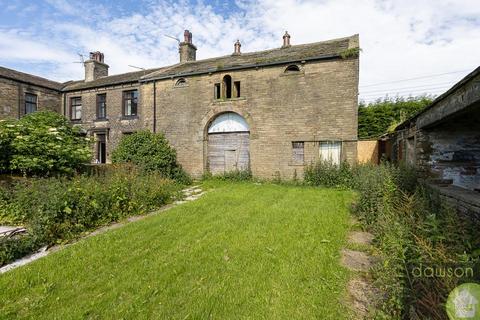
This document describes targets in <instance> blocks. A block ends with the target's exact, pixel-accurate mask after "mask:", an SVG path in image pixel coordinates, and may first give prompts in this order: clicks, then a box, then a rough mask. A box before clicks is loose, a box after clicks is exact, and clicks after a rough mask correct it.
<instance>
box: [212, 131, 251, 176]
mask: <svg viewBox="0 0 480 320" xmlns="http://www.w3.org/2000/svg"><path fill="white" fill-rule="evenodd" d="M207 154H208V156H207V165H208V170H209V171H210V173H212V174H223V173H225V172H230V171H246V170H248V169H249V168H250V133H249V132H227V133H210V134H208V151H207Z"/></svg>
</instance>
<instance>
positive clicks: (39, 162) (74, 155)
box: [0, 111, 91, 176]
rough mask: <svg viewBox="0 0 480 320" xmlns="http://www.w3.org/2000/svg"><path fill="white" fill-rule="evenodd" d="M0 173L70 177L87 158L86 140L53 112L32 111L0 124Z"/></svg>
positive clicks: (88, 153)
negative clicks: (11, 172) (17, 118)
mask: <svg viewBox="0 0 480 320" xmlns="http://www.w3.org/2000/svg"><path fill="white" fill-rule="evenodd" d="M0 151H1V156H0V170H1V171H3V172H6V171H13V172H20V173H22V174H28V175H41V176H46V175H52V174H57V173H61V174H65V173H67V174H72V173H73V172H74V171H75V169H77V168H79V167H80V166H82V165H83V164H85V163H88V162H89V160H90V158H91V150H90V147H89V144H88V141H87V138H85V137H82V136H81V135H80V134H79V131H78V130H77V129H76V128H73V127H72V126H71V125H70V124H69V122H68V120H67V119H66V118H65V117H63V116H62V115H59V114H58V113H56V112H50V111H45V112H34V113H31V114H29V115H26V116H25V117H23V118H21V119H20V120H16V121H5V122H2V123H1V125H0Z"/></svg>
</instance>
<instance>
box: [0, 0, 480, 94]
mask: <svg viewBox="0 0 480 320" xmlns="http://www.w3.org/2000/svg"><path fill="white" fill-rule="evenodd" d="M48 1H49V3H50V4H51V5H53V6H54V7H55V8H56V9H57V10H58V12H60V13H62V14H63V15H69V16H76V17H82V16H85V11H86V10H89V11H88V13H89V14H87V16H89V17H90V18H89V19H88V20H84V19H82V18H79V19H71V20H70V21H68V22H66V21H65V20H62V19H59V20H58V21H57V20H53V21H48V20H47V19H46V20H45V21H43V23H42V25H43V29H40V31H38V33H37V34H35V33H31V34H28V33H26V34H21V32H19V31H18V30H14V31H11V30H10V31H8V32H6V33H5V34H4V33H2V34H1V35H0V59H2V61H7V62H12V61H17V62H32V63H42V61H43V62H46V61H49V60H50V62H53V64H55V65H57V66H58V68H56V71H55V72H53V74H54V75H55V76H58V77H59V78H58V79H60V80H66V79H70V78H77V79H78V78H82V77H83V72H82V70H81V68H79V67H78V66H77V65H73V64H72V63H71V60H72V57H74V58H73V59H75V53H76V52H77V51H78V52H83V53H88V51H92V50H100V51H103V52H104V53H105V59H106V62H107V63H108V64H109V65H110V67H111V68H110V71H111V73H112V74H113V73H119V72H126V71H132V70H133V69H131V68H129V67H128V65H137V66H141V67H156V66H163V65H169V64H173V63H176V62H177V61H178V50H177V44H176V42H175V41H174V40H172V39H169V38H167V37H165V35H172V36H176V37H179V38H180V37H182V33H183V29H184V28H188V29H190V30H191V31H192V32H193V39H194V43H195V44H196V45H197V47H198V52H197V57H198V58H200V59H201V58H209V57H214V56H218V55H225V54H230V53H231V52H232V51H233V43H234V41H235V40H236V39H240V41H241V42H242V50H243V51H244V52H248V51H255V50H262V49H268V48H273V47H279V46H280V45H281V41H282V39H281V37H282V35H283V33H284V32H285V30H288V31H289V33H290V34H291V35H292V43H294V44H299V43H307V42H315V41H321V40H327V39H331V38H336V37H343V36H347V35H352V34H355V33H359V34H360V46H361V47H362V49H363V52H362V55H361V60H360V61H361V70H360V72H361V74H360V79H361V88H360V91H361V92H362V93H363V96H362V97H364V98H365V99H367V100H370V99H373V98H375V97H377V96H381V95H383V94H385V93H386V92H392V93H395V92H400V93H401V94H406V95H408V94H409V93H412V94H420V93H422V91H424V90H425V88H427V89H428V90H427V92H431V93H441V92H443V91H445V90H446V89H447V88H448V86H449V85H451V84H453V83H454V82H455V81H457V80H458V79H459V78H460V77H461V76H463V75H464V74H466V73H467V71H463V72H459V73H455V74H448V75H443V76H439V77H432V78H423V79H417V80H412V81H410V82H399V83H388V84H385V85H383V86H369V85H371V84H377V83H383V82H391V81H392V80H397V79H407V78H414V77H418V76H422V75H431V74H439V73H446V72H449V71H458V70H472V69H473V68H475V67H476V66H478V65H479V64H480V63H479V57H480V44H479V40H478V39H480V19H479V18H478V17H479V16H480V6H478V5H477V4H476V2H477V1H476V0H456V1H448V0H437V1H418V0H415V1H414V0H404V1H396V0H383V1H375V0H323V1H319V0H258V1H255V2H253V1H245V0H238V1H237V2H236V5H237V7H238V8H239V9H238V12H230V13H228V15H227V16H224V15H222V13H220V12H224V11H223V10H224V9H225V8H224V7H222V8H221V9H222V10H220V9H218V10H217V8H216V7H212V6H210V5H208V4H206V3H204V2H198V3H196V4H195V5H191V4H189V3H188V2H186V1H180V2H175V1H150V2H149V4H148V7H139V8H140V9H143V10H138V11H137V12H132V13H128V11H125V12H123V13H122V14H121V16H116V17H115V16H112V15H111V14H109V13H108V9H107V8H105V6H103V5H95V6H93V7H92V6H88V5H87V4H88V3H87V4H84V5H79V6H77V5H71V2H67V1H63V0H48ZM92 10H93V11H92ZM58 12H56V13H55V16H58ZM32 45H33V46H34V48H35V50H30V49H29V48H32ZM18 52H20V53H18ZM66 65H69V67H66V68H65V70H67V71H68V72H71V73H67V72H62V71H60V66H61V67H62V68H63V67H65V66H66ZM43 75H44V76H50V77H51V75H52V72H51V68H50V69H49V70H48V74H43ZM405 87H408V89H403V88H405Z"/></svg>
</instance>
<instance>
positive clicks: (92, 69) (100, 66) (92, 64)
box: [84, 51, 108, 82]
mask: <svg viewBox="0 0 480 320" xmlns="http://www.w3.org/2000/svg"><path fill="white" fill-rule="evenodd" d="M103 61H104V55H103V53H102V52H100V51H94V52H90V59H89V60H87V61H85V62H84V67H85V81H86V82H88V81H93V80H97V79H98V78H101V77H107V76H108V65H107V64H105V62H103Z"/></svg>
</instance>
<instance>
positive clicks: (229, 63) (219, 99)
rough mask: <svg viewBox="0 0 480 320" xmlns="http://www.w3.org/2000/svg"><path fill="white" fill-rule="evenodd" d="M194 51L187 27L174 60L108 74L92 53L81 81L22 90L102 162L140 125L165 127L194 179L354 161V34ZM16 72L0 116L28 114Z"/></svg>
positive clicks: (291, 171) (285, 174)
mask: <svg viewBox="0 0 480 320" xmlns="http://www.w3.org/2000/svg"><path fill="white" fill-rule="evenodd" d="M196 51H197V48H196V46H195V45H194V44H193V41H192V34H191V33H190V32H189V31H188V30H186V31H185V33H184V41H183V42H181V43H180V45H179V56H180V57H179V58H180V62H179V63H178V64H175V65H172V66H168V67H162V68H157V69H150V70H142V71H136V72H130V73H125V74H119V75H112V76H109V75H108V68H109V67H108V65H107V64H106V63H105V60H104V56H103V54H102V53H100V52H92V53H91V54H90V59H89V60H87V61H85V63H84V65H85V78H84V79H83V80H80V81H70V82H67V83H63V84H60V83H56V82H52V81H49V80H46V79H41V78H38V79H41V80H39V82H38V83H37V85H38V84H40V83H43V86H39V87H38V90H37V91H35V90H33V89H34V88H36V87H33V86H31V87H29V88H31V91H29V92H32V94H33V95H36V97H37V99H38V100H37V101H38V103H37V105H36V107H35V108H33V109H35V110H37V109H38V110H41V109H45V108H46V106H43V104H42V101H43V100H44V99H43V98H42V97H44V96H45V95H46V94H47V93H46V92H50V91H47V89H48V90H51V92H53V96H54V100H55V101H56V103H55V104H54V103H51V104H50V105H49V108H50V107H51V108H53V109H55V110H56V111H58V112H61V113H62V114H64V115H65V116H66V117H68V118H69V119H70V120H71V121H72V123H74V124H75V125H78V126H81V127H82V128H83V129H84V130H85V132H86V133H87V134H88V135H91V136H92V137H94V140H95V146H94V148H95V150H94V151H95V152H94V154H95V159H94V162H100V163H104V162H107V163H108V162H109V161H110V154H111V151H112V150H113V149H114V148H115V147H116V145H117V144H118V142H119V141H120V139H121V137H122V136H123V135H126V134H130V133H132V132H135V131H138V130H150V131H153V132H162V133H164V134H165V136H166V137H167V139H168V140H169V142H170V143H171V145H172V146H173V147H174V148H175V149H176V150H177V156H178V161H179V162H180V164H181V165H182V166H183V167H184V168H185V169H186V171H187V172H189V173H190V174H192V175H193V176H197V177H198V176H200V175H202V174H203V173H205V172H211V173H214V174H217V173H223V172H226V171H231V170H251V171H252V173H253V175H255V176H259V177H265V178H272V177H281V178H287V179H290V178H293V177H296V176H298V177H301V176H302V174H303V169H304V166H305V165H307V164H309V163H311V162H313V161H317V160H320V159H325V160H331V161H333V162H337V163H338V162H340V161H349V162H351V163H353V162H355V161H356V158H357V96H358V76H359V60H358V52H359V42H358V35H354V36H351V37H347V38H341V39H334V40H329V41H323V42H317V43H310V44H303V45H291V44H290V35H289V34H288V33H285V35H284V36H283V45H282V46H281V47H279V48H276V49H271V50H266V51H259V52H253V53H243V52H242V51H241V44H240V42H239V41H237V42H236V43H235V44H234V50H233V53H232V54H231V55H227V56H222V57H217V58H211V59H205V60H196ZM6 70H8V69H6ZM10 71H11V70H10ZM11 72H12V73H16V72H15V71H11ZM16 74H17V75H11V76H10V77H8V78H7V77H4V76H3V73H0V81H1V82H0V83H3V82H5V83H6V84H5V88H4V87H0V90H2V91H1V96H0V111H1V110H3V113H2V114H1V116H2V117H20V116H22V115H23V114H25V113H28V112H31V111H34V110H33V109H32V108H27V105H26V102H25V99H26V92H27V91H25V90H23V91H21V90H20V89H18V90H16V91H15V90H14V89H9V88H13V87H18V88H20V87H22V86H24V85H25V86H26V85H28V83H25V84H23V82H22V79H21V77H20V76H19V75H20V73H16ZM21 75H24V74H21ZM27 76H29V75H25V77H27ZM29 77H33V76H29ZM34 78H37V77H34ZM47 83H48V85H47ZM2 85H3V84H2ZM9 86H10V87H9ZM40 89H41V90H40ZM7 111H8V112H7Z"/></svg>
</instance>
